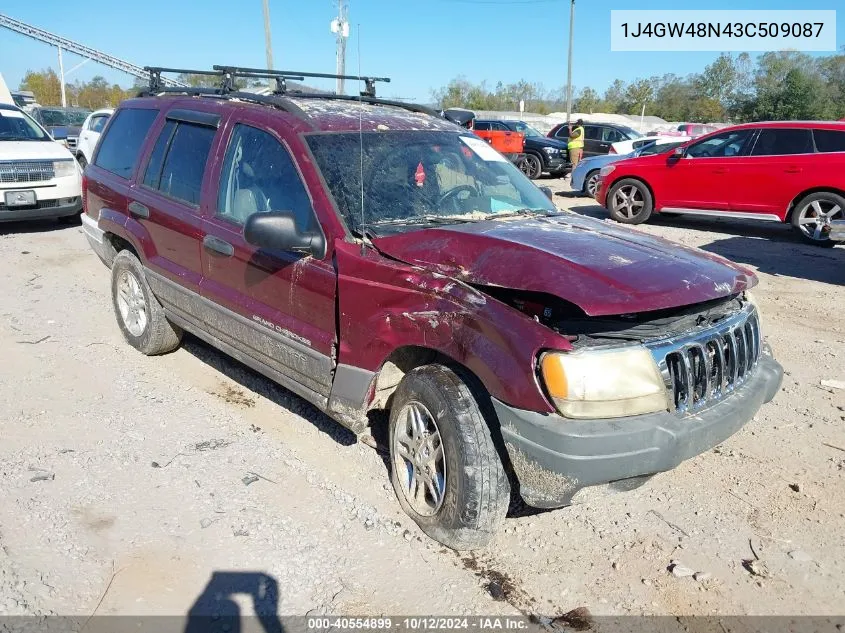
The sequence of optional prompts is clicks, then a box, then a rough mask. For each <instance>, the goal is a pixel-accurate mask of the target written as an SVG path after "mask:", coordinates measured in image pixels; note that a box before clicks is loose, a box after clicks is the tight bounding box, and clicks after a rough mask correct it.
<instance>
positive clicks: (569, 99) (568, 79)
mask: <svg viewBox="0 0 845 633" xmlns="http://www.w3.org/2000/svg"><path fill="white" fill-rule="evenodd" d="M574 33H575V0H571V2H570V4H569V57H568V59H567V64H566V65H567V70H566V124H567V125H569V119H570V118H571V116H572V36H573V34H574Z"/></svg>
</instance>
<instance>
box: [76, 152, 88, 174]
mask: <svg viewBox="0 0 845 633" xmlns="http://www.w3.org/2000/svg"><path fill="white" fill-rule="evenodd" d="M76 160H77V161H78V162H79V166H80V168H82V170H83V171H85V168H86V167H88V161H87V160H86V159H85V154H83V153H82V152H79V155H78V156H77V157H76Z"/></svg>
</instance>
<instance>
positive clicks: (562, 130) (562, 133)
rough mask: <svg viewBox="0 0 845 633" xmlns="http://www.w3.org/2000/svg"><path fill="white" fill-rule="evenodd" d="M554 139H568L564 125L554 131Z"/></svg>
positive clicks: (567, 131) (567, 132) (567, 130)
mask: <svg viewBox="0 0 845 633" xmlns="http://www.w3.org/2000/svg"><path fill="white" fill-rule="evenodd" d="M555 138H563V139H567V138H569V128H568V127H566V126H565V125H561V126H560V127H559V128H558V129H557V130H555Z"/></svg>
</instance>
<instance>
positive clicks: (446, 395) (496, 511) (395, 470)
mask: <svg viewBox="0 0 845 633" xmlns="http://www.w3.org/2000/svg"><path fill="white" fill-rule="evenodd" d="M390 463H391V469H390V478H391V482H392V483H393V489H394V491H395V492H396V496H397V498H398V499H399V504H400V505H401V506H402V509H403V510H404V511H405V512H406V513H407V514H408V516H410V517H411V518H412V519H413V520H414V521H415V522H416V523H417V525H419V526H420V529H422V531H423V532H425V533H426V534H427V535H428V536H430V537H431V538H433V539H435V540H436V541H439V542H440V543H442V544H444V545H446V546H447V547H450V548H452V549H456V550H470V549H476V548H478V547H483V546H484V545H486V544H487V543H488V542H489V541H490V539H492V538H493V535H494V534H495V533H496V531H497V529H498V527H499V525H500V524H501V522H502V521H503V520H504V518H505V514H506V512H507V509H508V503H509V501H510V486H509V484H508V479H507V476H506V475H505V470H504V468H503V466H502V463H501V461H500V460H499V455H498V453H497V452H496V448H495V446H494V445H493V440H492V438H491V436H490V428H489V427H488V425H487V421H486V420H485V417H484V415H483V414H482V412H481V410H480V408H479V405H478V401H477V400H476V398H475V397H474V396H473V394H472V391H471V390H470V388H469V387H468V385H467V384H466V383H465V382H464V381H463V380H461V379H460V378H459V377H458V375H457V374H455V373H454V372H453V371H452V370H451V369H449V368H447V367H445V366H443V365H427V366H425V367H418V368H417V369H414V370H412V371H410V372H409V373H408V374H406V375H405V377H404V378H403V379H402V382H401V383H400V384H399V387H398V389H397V390H396V394H395V395H394V398H393V404H392V406H391V410H390Z"/></svg>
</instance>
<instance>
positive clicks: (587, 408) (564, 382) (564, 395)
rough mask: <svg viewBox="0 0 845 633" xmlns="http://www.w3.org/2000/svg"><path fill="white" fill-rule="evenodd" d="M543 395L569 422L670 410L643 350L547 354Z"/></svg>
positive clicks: (653, 366)
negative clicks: (545, 393)
mask: <svg viewBox="0 0 845 633" xmlns="http://www.w3.org/2000/svg"><path fill="white" fill-rule="evenodd" d="M540 369H541V372H542V375H543V382H544V384H545V385H546V390H547V391H548V393H549V395H550V396H551V398H552V400H553V401H554V403H555V406H556V407H557V410H558V411H559V412H560V414H561V415H563V416H565V417H567V418H580V419H590V418H621V417H625V416H630V415H641V414H643V413H654V412H656V411H664V410H668V409H669V398H668V395H667V392H666V386H665V385H664V383H663V378H662V377H661V375H660V370H659V369H658V368H657V364H656V363H655V362H654V359H653V358H652V356H651V353H650V352H649V351H648V350H647V349H646V348H644V347H626V348H623V349H619V348H616V349H609V350H587V351H579V352H547V353H545V354H543V356H542V357H541V358H540Z"/></svg>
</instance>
